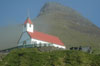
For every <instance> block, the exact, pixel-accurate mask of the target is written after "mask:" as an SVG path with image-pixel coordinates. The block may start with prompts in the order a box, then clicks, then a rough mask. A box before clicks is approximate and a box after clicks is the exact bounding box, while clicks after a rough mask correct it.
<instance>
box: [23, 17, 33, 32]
mask: <svg viewBox="0 0 100 66" xmlns="http://www.w3.org/2000/svg"><path fill="white" fill-rule="evenodd" d="M26 31H27V32H34V25H33V24H32V22H31V20H30V18H29V17H28V18H27V19H26V21H25V22H24V26H23V32H26Z"/></svg>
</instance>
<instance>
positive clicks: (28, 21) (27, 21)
mask: <svg viewBox="0 0 100 66" xmlns="http://www.w3.org/2000/svg"><path fill="white" fill-rule="evenodd" d="M26 23H29V24H32V22H31V20H30V18H29V17H28V18H27V19H26V21H25V22H24V24H26Z"/></svg>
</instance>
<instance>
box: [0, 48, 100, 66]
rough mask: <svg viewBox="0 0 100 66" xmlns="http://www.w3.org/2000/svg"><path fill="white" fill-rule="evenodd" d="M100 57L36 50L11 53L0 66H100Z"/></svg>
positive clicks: (17, 50) (29, 49)
mask: <svg viewBox="0 0 100 66" xmlns="http://www.w3.org/2000/svg"><path fill="white" fill-rule="evenodd" d="M99 61H100V55H93V54H88V53H84V52H81V51H69V50H56V51H51V52H40V51H38V49H36V48H22V49H15V50H13V51H11V52H10V53H9V54H8V55H7V56H6V57H4V58H3V61H2V62H0V66H99V65H100V62H99Z"/></svg>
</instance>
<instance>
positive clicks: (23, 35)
mask: <svg viewBox="0 0 100 66" xmlns="http://www.w3.org/2000/svg"><path fill="white" fill-rule="evenodd" d="M24 41H26V44H30V43H31V39H30V36H29V35H28V33H27V32H23V33H22V35H21V38H20V40H19V42H18V45H22V44H23V42H24Z"/></svg>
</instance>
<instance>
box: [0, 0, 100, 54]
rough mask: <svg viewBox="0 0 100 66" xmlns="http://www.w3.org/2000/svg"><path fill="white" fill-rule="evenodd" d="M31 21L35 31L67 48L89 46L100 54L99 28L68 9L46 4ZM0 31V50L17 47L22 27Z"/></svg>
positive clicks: (55, 4) (54, 4) (6, 28)
mask: <svg viewBox="0 0 100 66" xmlns="http://www.w3.org/2000/svg"><path fill="white" fill-rule="evenodd" d="M32 21H33V24H34V25H35V30H38V31H40V32H44V33H48V34H51V35H55V36H58V37H59V38H60V39H61V40H62V42H63V43H64V44H65V45H66V47H67V48H70V47H72V46H91V47H92V48H93V50H96V52H97V53H98V52H99V53H100V28H98V27H97V26H96V25H94V24H93V23H92V22H90V21H89V20H88V19H87V18H85V17H83V16H82V15H81V14H80V13H78V12H77V11H75V10H74V9H72V8H70V7H67V6H64V5H61V4H59V3H55V2H48V3H46V4H45V5H44V6H43V7H42V8H41V10H40V13H39V14H38V16H37V17H36V18H35V19H33V20H32ZM23 23H24V22H23ZM0 29H1V30H2V31H3V32H2V31H0V39H1V40H0V49H4V48H7V47H12V46H17V41H18V39H19V38H20V35H21V32H22V25H16V26H10V27H5V28H0ZM5 46H6V47H5Z"/></svg>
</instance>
